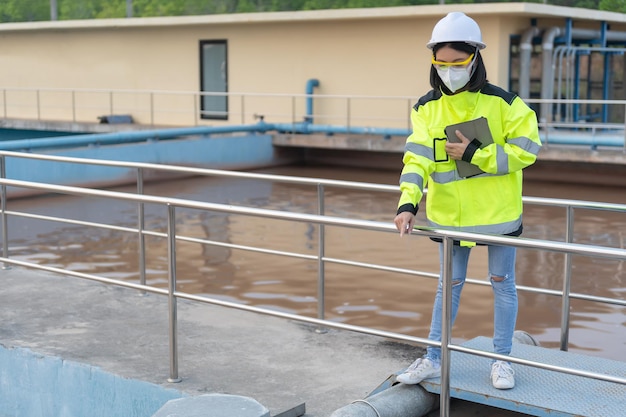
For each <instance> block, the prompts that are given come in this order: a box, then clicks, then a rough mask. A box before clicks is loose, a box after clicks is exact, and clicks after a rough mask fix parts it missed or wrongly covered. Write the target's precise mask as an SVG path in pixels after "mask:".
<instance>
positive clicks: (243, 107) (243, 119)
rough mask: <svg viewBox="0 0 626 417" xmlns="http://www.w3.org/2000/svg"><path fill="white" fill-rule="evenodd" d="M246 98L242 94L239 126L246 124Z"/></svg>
mask: <svg viewBox="0 0 626 417" xmlns="http://www.w3.org/2000/svg"><path fill="white" fill-rule="evenodd" d="M245 100H246V97H245V96H244V95H243V94H242V95H241V124H242V125H244V124H246V103H245Z"/></svg>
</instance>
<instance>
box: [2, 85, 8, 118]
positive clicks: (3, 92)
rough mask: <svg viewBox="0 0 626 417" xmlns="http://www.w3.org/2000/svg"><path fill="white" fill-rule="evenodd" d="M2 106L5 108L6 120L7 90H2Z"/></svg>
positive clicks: (5, 116) (5, 115)
mask: <svg viewBox="0 0 626 417" xmlns="http://www.w3.org/2000/svg"><path fill="white" fill-rule="evenodd" d="M2 104H3V106H4V118H5V119H6V118H7V112H8V110H7V90H6V89H3V90H2Z"/></svg>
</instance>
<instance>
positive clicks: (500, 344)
mask: <svg viewBox="0 0 626 417" xmlns="http://www.w3.org/2000/svg"><path fill="white" fill-rule="evenodd" d="M471 250H472V248H471V247H465V246H457V245H454V247H453V248H452V324H454V320H455V319H456V314H457V312H458V310H459V302H460V299H461V290H462V289H463V285H464V284H465V278H466V275H467V263H468V261H469V255H470V252H471ZM487 250H488V256H489V278H490V281H491V288H492V289H493V295H494V318H493V319H494V332H493V333H494V334H493V346H494V352H495V353H498V354H501V355H509V354H510V353H511V345H512V343H513V332H514V331H515V321H516V320H517V289H516V288H515V254H516V248H515V247H513V246H488V247H487ZM439 264H440V270H441V271H443V244H440V246H439ZM442 275H443V274H441V275H440V278H439V286H438V288H437V294H436V295H435V303H434V305H433V313H432V320H431V323H430V334H429V335H428V338H429V339H431V340H436V341H441V315H442V314H441V305H442V291H443V288H442V285H443V284H442V279H441V276H442ZM494 277H495V278H496V279H498V278H500V279H501V280H500V281H498V280H494V279H493V278H494ZM502 278H504V279H502ZM426 357H427V358H428V359H430V360H431V361H433V362H435V363H440V362H441V349H439V348H435V347H431V346H429V347H428V348H427V352H426Z"/></svg>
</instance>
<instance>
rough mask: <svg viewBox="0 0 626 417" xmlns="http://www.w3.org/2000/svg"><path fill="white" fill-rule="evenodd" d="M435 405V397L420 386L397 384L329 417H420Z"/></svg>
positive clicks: (336, 411) (355, 402) (357, 401)
mask: <svg viewBox="0 0 626 417" xmlns="http://www.w3.org/2000/svg"><path fill="white" fill-rule="evenodd" d="M436 404H437V396H436V395H435V394H431V393H430V392H428V391H426V390H425V389H424V388H422V387H421V386H419V385H404V384H399V385H395V386H393V387H391V388H388V389H386V390H384V391H381V392H379V393H376V394H374V395H372V396H370V397H367V398H365V399H364V400H356V401H354V402H353V403H352V404H349V405H347V406H345V407H342V408H340V409H338V410H335V411H334V412H333V413H332V414H331V415H330V417H422V416H425V415H426V414H427V413H429V412H430V411H432V410H434V409H435V408H436ZM441 415H446V414H441Z"/></svg>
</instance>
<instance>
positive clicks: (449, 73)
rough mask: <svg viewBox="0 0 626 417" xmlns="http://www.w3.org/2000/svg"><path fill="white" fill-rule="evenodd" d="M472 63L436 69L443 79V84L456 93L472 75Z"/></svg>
mask: <svg viewBox="0 0 626 417" xmlns="http://www.w3.org/2000/svg"><path fill="white" fill-rule="evenodd" d="M473 66H474V65H473V63H472V64H470V65H468V66H467V67H460V68H459V67H453V66H450V67H448V68H446V69H440V68H436V69H437V74H439V78H441V81H443V83H444V85H445V86H446V87H448V89H449V90H450V91H452V92H453V93H456V92H457V91H458V90H460V89H461V88H463V87H465V85H466V84H467V83H468V82H469V80H470V78H471V77H472V67H473Z"/></svg>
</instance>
